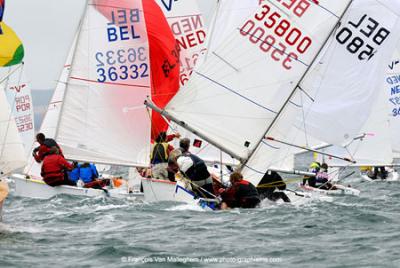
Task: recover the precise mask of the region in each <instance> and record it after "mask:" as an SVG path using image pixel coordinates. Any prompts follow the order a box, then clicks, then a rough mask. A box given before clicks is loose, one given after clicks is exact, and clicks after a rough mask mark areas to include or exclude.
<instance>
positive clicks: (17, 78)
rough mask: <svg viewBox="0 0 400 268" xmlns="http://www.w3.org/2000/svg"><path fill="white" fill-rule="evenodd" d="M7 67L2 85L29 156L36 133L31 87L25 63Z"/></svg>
mask: <svg viewBox="0 0 400 268" xmlns="http://www.w3.org/2000/svg"><path fill="white" fill-rule="evenodd" d="M6 69H8V70H7V73H8V74H6V76H7V79H6V80H5V81H4V82H3V83H2V84H1V85H0V87H1V88H2V89H3V90H5V92H6V95H7V99H8V103H9V104H10V106H11V107H12V114H13V116H14V118H15V122H16V124H17V128H18V132H19V134H20V135H21V139H22V142H23V143H24V148H25V153H26V156H28V155H30V154H31V145H32V142H33V140H34V135H35V126H34V118H33V102H32V94H31V88H30V85H29V82H28V80H27V78H26V75H25V68H24V65H23V64H22V65H17V66H13V67H9V68H6ZM2 74H4V71H3V72H2Z"/></svg>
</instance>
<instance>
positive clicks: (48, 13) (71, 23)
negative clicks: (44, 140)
mask: <svg viewBox="0 0 400 268" xmlns="http://www.w3.org/2000/svg"><path fill="white" fill-rule="evenodd" d="M144 1H146V0H144ZM181 1H184V0H181ZM198 2H199V6H200V8H201V10H202V11H203V12H204V14H205V15H206V19H208V17H210V14H211V11H212V9H213V6H214V4H215V2H216V0H198ZM85 3H86V0H6V10H5V14H4V18H3V20H4V22H6V23H7V24H8V25H10V26H11V27H12V28H13V29H14V30H15V31H16V32H17V34H18V36H19V37H20V38H21V39H22V42H23V44H24V47H25V60H24V61H25V68H26V75H27V77H28V80H30V82H31V87H32V89H33V90H38V89H53V88H54V87H55V84H56V81H57V79H58V77H59V75H60V72H61V68H62V66H64V63H65V59H66V57H67V54H68V51H69V48H70V46H71V43H72V40H73V36H74V35H75V33H76V31H77V27H78V24H79V20H80V18H81V16H82V13H83V9H84V5H85Z"/></svg>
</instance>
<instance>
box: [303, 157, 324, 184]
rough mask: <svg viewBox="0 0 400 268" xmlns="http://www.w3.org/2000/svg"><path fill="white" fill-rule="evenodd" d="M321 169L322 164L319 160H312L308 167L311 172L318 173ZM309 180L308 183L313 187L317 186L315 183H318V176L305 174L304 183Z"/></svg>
mask: <svg viewBox="0 0 400 268" xmlns="http://www.w3.org/2000/svg"><path fill="white" fill-rule="evenodd" d="M320 169H321V164H320V163H319V162H316V161H314V162H312V163H311V164H310V167H309V169H308V171H309V172H312V173H314V174H317V173H318V172H319V170H320ZM307 180H308V185H309V186H311V187H315V183H316V177H315V176H304V179H303V185H305V184H306V181H307Z"/></svg>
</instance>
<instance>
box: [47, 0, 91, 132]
mask: <svg viewBox="0 0 400 268" xmlns="http://www.w3.org/2000/svg"><path fill="white" fill-rule="evenodd" d="M89 1H90V0H86V4H85V8H84V10H83V12H82V16H81V19H80V21H79V25H78V29H77V34H76V36H75V39H74V41H73V42H74V43H73V45H74V46H75V48H74V49H73V52H72V60H71V62H70V64H71V66H72V65H73V63H74V62H75V58H76V54H77V51H76V46H77V44H78V42H79V38H80V36H81V29H82V25H83V23H84V21H85V16H86V14H87V10H88V5H89ZM70 82H71V78H70V75H68V77H67V80H66V83H67V85H66V87H65V89H64V93H63V98H62V99H63V100H64V99H65V97H66V95H67V92H68V84H69V83H70ZM64 105H65V102H64V101H63V102H62V103H61V108H60V113H59V115H58V120H57V124H56V130H55V133H54V139H56V140H57V138H58V133H59V129H60V123H61V120H62V114H63V111H64Z"/></svg>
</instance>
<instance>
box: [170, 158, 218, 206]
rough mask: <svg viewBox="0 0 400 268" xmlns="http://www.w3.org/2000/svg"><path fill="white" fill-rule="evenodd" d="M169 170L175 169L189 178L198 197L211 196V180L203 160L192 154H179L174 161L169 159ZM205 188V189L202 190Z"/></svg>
mask: <svg viewBox="0 0 400 268" xmlns="http://www.w3.org/2000/svg"><path fill="white" fill-rule="evenodd" d="M169 165H170V167H171V169H170V170H171V171H173V172H176V171H177V169H179V171H180V172H181V174H182V175H183V176H184V177H185V178H186V179H188V180H189V182H190V184H191V186H192V189H193V191H194V192H195V193H196V194H198V196H200V197H208V198H213V197H215V196H214V189H213V184H212V183H213V181H212V178H211V175H210V173H209V172H208V169H207V166H206V164H205V162H204V161H203V160H202V159H201V158H200V157H198V156H196V155H193V154H186V155H179V156H178V157H177V159H176V161H170V162H169ZM204 190H205V191H204Z"/></svg>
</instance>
